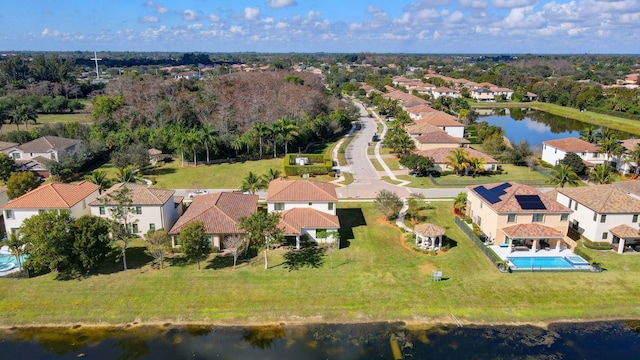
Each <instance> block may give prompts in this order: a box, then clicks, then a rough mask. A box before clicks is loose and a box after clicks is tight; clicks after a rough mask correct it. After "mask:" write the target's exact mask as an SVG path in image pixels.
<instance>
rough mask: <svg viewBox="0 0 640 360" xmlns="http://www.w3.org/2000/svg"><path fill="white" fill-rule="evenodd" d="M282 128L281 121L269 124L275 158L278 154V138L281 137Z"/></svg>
mask: <svg viewBox="0 0 640 360" xmlns="http://www.w3.org/2000/svg"><path fill="white" fill-rule="evenodd" d="M280 134H281V129H280V123H279V122H277V121H276V122H272V123H271V124H269V137H270V138H271V142H272V143H273V158H274V159H275V158H276V157H278V156H277V151H276V147H277V144H278V140H279V139H280Z"/></svg>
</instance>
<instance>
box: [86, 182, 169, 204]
mask: <svg viewBox="0 0 640 360" xmlns="http://www.w3.org/2000/svg"><path fill="white" fill-rule="evenodd" d="M125 187H126V188H127V189H129V190H130V191H131V201H132V203H131V205H159V206H162V205H164V204H166V202H167V201H169V199H170V198H171V196H172V195H173V194H174V193H175V191H173V190H167V189H156V188H150V187H147V186H146V185H142V184H134V183H118V184H115V185H113V186H112V187H110V188H109V189H108V190H107V191H105V192H104V193H103V194H102V195H100V197H98V199H96V200H95V201H92V202H91V204H89V205H91V206H99V205H103V204H105V203H104V200H108V199H109V195H111V194H113V193H115V192H117V191H120V189H122V188H125ZM106 204H107V205H117V203H116V202H115V201H113V200H110V201H109V202H108V203H106Z"/></svg>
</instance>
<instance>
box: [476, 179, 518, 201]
mask: <svg viewBox="0 0 640 360" xmlns="http://www.w3.org/2000/svg"><path fill="white" fill-rule="evenodd" d="M509 187H511V184H509V183H504V184H500V185H498V186H495V187H493V188H491V189H487V188H486V187H484V185H480V186H477V187H475V188H474V190H475V191H476V192H477V193H478V194H479V195H480V196H482V197H483V198H484V199H485V200H487V201H488V202H489V203H491V204H495V203H497V202H499V201H500V196H502V195H504V194H506V191H504V190H505V189H507V188H509Z"/></svg>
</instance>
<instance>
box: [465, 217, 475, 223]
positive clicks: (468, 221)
mask: <svg viewBox="0 0 640 360" xmlns="http://www.w3.org/2000/svg"><path fill="white" fill-rule="evenodd" d="M464 222H466V223H467V224H471V223H472V222H473V219H471V216H469V215H467V216H465V217H464Z"/></svg>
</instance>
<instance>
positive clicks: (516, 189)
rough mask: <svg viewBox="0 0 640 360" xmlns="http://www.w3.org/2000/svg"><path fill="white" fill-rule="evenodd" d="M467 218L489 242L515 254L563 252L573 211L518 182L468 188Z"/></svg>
mask: <svg viewBox="0 0 640 360" xmlns="http://www.w3.org/2000/svg"><path fill="white" fill-rule="evenodd" d="M467 190H468V195H467V215H468V216H470V217H471V219H472V220H473V222H474V223H475V224H477V225H478V226H479V227H480V230H481V231H482V233H483V234H484V235H485V236H486V237H487V239H488V240H489V241H493V242H494V243H495V244H499V245H500V244H502V245H501V246H504V247H509V248H510V249H511V250H512V251H513V250H518V249H524V250H529V251H537V250H539V249H541V248H543V247H549V248H555V249H556V250H558V251H559V250H561V249H562V248H564V247H566V246H567V244H566V242H565V241H564V237H565V235H566V234H567V229H568V226H569V215H570V214H571V209H569V208H568V207H566V206H564V205H562V204H561V203H559V202H557V201H556V200H554V199H552V198H550V197H547V196H544V195H543V194H542V193H541V192H539V191H538V190H537V189H535V188H533V187H531V186H527V185H524V184H520V183H516V182H507V183H495V184H485V185H473V186H468V187H467Z"/></svg>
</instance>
